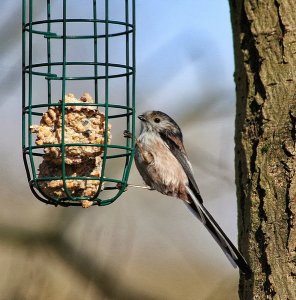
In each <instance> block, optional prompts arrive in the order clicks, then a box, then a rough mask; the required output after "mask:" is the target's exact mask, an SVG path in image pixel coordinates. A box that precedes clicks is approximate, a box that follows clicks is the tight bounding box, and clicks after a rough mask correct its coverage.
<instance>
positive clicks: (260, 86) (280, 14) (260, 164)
mask: <svg viewBox="0 0 296 300" xmlns="http://www.w3.org/2000/svg"><path fill="white" fill-rule="evenodd" d="M229 3H230V8H231V18H232V27H233V38H234V52H235V82H236V90H237V91H236V92H237V108H236V109H237V111H236V132H235V143H236V147H235V153H236V186H237V197H238V215H239V218H238V225H239V246H240V249H241V251H242V252H243V253H244V255H245V256H246V258H247V260H248V261H249V262H250V265H251V268H252V270H253V275H252V276H251V277H250V278H245V277H244V276H243V274H242V275H241V278H240V291H239V295H240V299H244V300H245V299H248V300H250V299H260V300H261V299H281V300H286V299H289V300H295V299H296V228H295V225H296V221H295V213H296V172H295V171H296V159H295V158H296V156H295V155H296V148H295V143H296V84H295V83H296V5H295V1H294V0H282V1H281V0H274V1H271V0H261V1H258V0H256V1H255V0H229Z"/></svg>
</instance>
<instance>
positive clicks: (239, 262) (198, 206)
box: [186, 187, 252, 275]
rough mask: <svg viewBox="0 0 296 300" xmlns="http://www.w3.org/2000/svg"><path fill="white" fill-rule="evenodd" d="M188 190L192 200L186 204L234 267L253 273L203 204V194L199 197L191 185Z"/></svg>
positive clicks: (246, 272)
mask: <svg viewBox="0 0 296 300" xmlns="http://www.w3.org/2000/svg"><path fill="white" fill-rule="evenodd" d="M187 192H188V194H189V195H190V198H191V199H192V202H190V203H186V204H187V205H188V206H189V208H190V209H191V211H192V212H193V213H194V215H195V216H196V217H197V218H198V219H199V220H200V221H201V222H202V223H203V224H204V225H205V227H206V228H207V229H208V231H209V232H210V233H211V235H212V236H213V238H214V239H215V240H216V242H217V243H218V244H219V246H220V247H221V249H222V250H223V252H224V253H225V255H226V256H227V258H228V259H229V261H230V262H231V263H232V265H233V266H234V267H237V266H238V267H239V269H240V270H241V271H242V272H243V273H245V274H246V275H249V274H251V272H252V271H251V269H250V267H249V265H248V263H247V262H246V260H245V258H244V257H243V256H242V254H241V253H240V252H239V251H238V249H237V248H236V247H235V246H234V245H233V244H232V242H231V241H230V239H229V238H228V237H227V235H226V234H225V233H224V232H223V230H222V229H221V227H220V226H219V225H218V224H217V222H216V221H215V219H214V218H213V217H212V215H211V214H210V213H209V212H208V211H207V209H206V208H205V207H204V206H203V204H202V199H201V196H200V195H198V196H199V197H196V195H195V194H194V193H193V191H192V190H191V189H190V188H189V187H187ZM199 198H200V199H199Z"/></svg>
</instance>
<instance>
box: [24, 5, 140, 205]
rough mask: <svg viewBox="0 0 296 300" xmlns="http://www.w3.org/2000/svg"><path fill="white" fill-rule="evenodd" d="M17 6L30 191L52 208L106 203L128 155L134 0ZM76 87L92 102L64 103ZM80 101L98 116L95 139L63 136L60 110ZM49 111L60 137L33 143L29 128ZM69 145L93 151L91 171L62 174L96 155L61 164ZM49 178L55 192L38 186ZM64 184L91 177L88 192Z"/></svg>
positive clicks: (120, 181) (121, 185) (125, 170)
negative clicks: (54, 157)
mask: <svg viewBox="0 0 296 300" xmlns="http://www.w3.org/2000/svg"><path fill="white" fill-rule="evenodd" d="M22 11H23V13H22V72H23V77H22V149H23V160H24V165H25V169H26V173H27V178H28V183H29V186H30V189H31V191H32V193H33V194H34V195H35V197H36V198H37V199H39V200H41V201H43V202H45V203H47V204H52V205H55V206H58V205H61V206H81V205H82V203H83V201H84V200H87V201H91V202H92V205H100V206H103V205H108V204H111V203H113V202H114V201H115V200H116V199H117V198H118V197H119V196H120V195H121V194H122V193H123V192H124V191H125V189H126V187H127V182H128V177H129V173H130V169H131V165H132V160H133V156H134V141H135V73H136V66H135V31H136V27H135V25H136V24H135V0H85V1H83V4H82V2H81V1H71V0H23V1H22ZM84 92H87V93H88V94H89V95H91V98H92V99H93V101H92V102H87V103H82V102H78V101H73V102H71V101H70V102H69V101H66V100H67V99H69V96H67V95H70V94H72V95H73V94H75V95H79V96H80V95H82V94H83V93H84ZM67 97H68V98H67ZM77 98H79V97H77ZM73 99H74V98H73ZM86 106H87V108H88V110H89V111H91V112H92V113H93V114H94V115H96V116H98V115H100V117H101V118H102V120H104V122H103V123H104V124H103V129H102V140H101V141H99V142H97V141H96V142H95V143H85V142H83V143H82V142H80V141H77V142H69V140H68V136H67V133H66V131H67V130H69V128H68V127H67V126H68V125H67V118H69V115H68V112H69V111H70V109H71V108H73V107H75V109H76V110H77V111H78V112H79V111H81V110H83V109H86V108H85V107H86ZM49 111H51V112H52V111H54V112H55V113H56V112H58V113H59V116H60V118H61V119H60V129H61V134H60V140H59V141H58V142H57V141H54V142H50V143H39V144H38V143H37V142H36V139H37V137H36V132H34V131H33V130H32V128H34V126H36V124H37V125H38V126H41V123H40V122H41V120H42V118H44V117H45V115H46V114H48V113H49ZM110 125H111V126H112V127H111V129H110ZM53 130H54V129H52V131H53ZM125 130H126V131H128V132H130V133H131V136H130V137H129V138H127V137H124V135H123V132H124V131H125ZM48 132H50V131H48ZM110 132H111V135H112V137H110ZM88 134H92V133H88ZM108 140H109V141H108ZM75 147H76V148H80V149H82V148H83V147H88V149H100V150H101V152H100V154H99V161H100V172H99V173H100V174H99V175H93V174H91V173H90V174H83V175H81V174H78V173H75V172H74V171H73V172H72V173H71V172H69V169H71V168H72V169H75V168H83V167H84V166H87V165H88V164H89V162H91V163H94V162H95V161H97V160H98V157H96V158H95V159H94V157H92V158H89V157H88V158H83V159H81V163H80V165H79V166H78V165H75V166H73V165H72V166H71V165H69V156H68V152H67V151H68V150H69V149H72V148H75ZM92 147H96V148H92ZM46 151H57V153H59V154H60V161H59V162H58V163H57V162H56V163H55V165H51V166H50V167H47V169H46V171H45V173H44V174H43V175H42V176H41V173H42V172H41V169H42V168H43V169H44V166H47V165H46V163H47V162H46V163H44V162H45V153H46ZM72 169H71V170H72ZM51 170H58V172H52V171H51ZM75 170H76V169H75ZM43 172H44V170H43ZM50 182H53V183H55V182H59V184H61V191H62V193H61V195H60V196H55V195H53V194H52V193H48V192H47V191H46V189H45V188H44V184H45V183H50ZM70 182H72V183H73V182H74V183H75V182H76V183H77V182H82V183H84V184H87V183H88V184H92V183H96V190H95V192H93V193H92V194H91V195H90V196H89V195H85V194H83V193H82V192H81V193H80V192H79V193H78V192H77V191H76V192H77V193H76V192H75V193H74V192H73V191H72V190H71V189H70V188H69V183H70Z"/></svg>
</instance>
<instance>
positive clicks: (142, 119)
mask: <svg viewBox="0 0 296 300" xmlns="http://www.w3.org/2000/svg"><path fill="white" fill-rule="evenodd" d="M138 118H139V119H140V120H141V121H144V122H145V121H146V118H145V117H144V115H138Z"/></svg>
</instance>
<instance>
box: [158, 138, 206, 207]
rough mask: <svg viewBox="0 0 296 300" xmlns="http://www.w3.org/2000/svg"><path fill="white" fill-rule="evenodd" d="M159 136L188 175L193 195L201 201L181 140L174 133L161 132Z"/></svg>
mask: <svg viewBox="0 0 296 300" xmlns="http://www.w3.org/2000/svg"><path fill="white" fill-rule="evenodd" d="M161 137H162V139H163V140H164V141H165V142H166V143H167V145H168V146H169V148H170V150H171V152H172V153H173V155H174V156H175V157H176V158H177V160H178V161H179V163H180V164H181V166H182V168H183V170H184V171H185V174H186V175H187V177H188V181H189V187H190V188H191V190H192V191H193V192H194V195H195V197H196V198H197V199H198V201H199V202H200V203H203V200H202V198H201V195H200V192H199V188H198V186H197V183H196V181H195V179H194V176H193V172H192V167H191V164H190V162H189V161H188V159H187V154H186V151H185V148H184V146H183V143H182V140H181V139H180V138H179V137H176V136H174V135H166V134H161Z"/></svg>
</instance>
